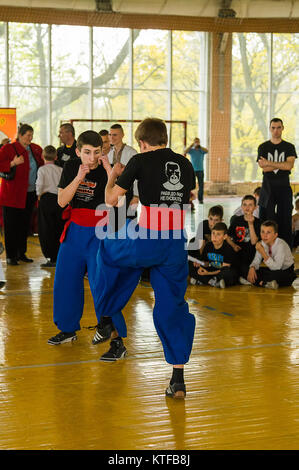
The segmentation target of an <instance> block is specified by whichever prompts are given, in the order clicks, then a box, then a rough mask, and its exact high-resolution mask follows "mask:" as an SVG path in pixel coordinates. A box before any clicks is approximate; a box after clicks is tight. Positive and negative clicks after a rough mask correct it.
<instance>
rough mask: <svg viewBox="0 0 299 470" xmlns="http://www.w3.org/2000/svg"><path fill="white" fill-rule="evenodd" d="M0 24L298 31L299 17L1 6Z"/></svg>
mask: <svg viewBox="0 0 299 470" xmlns="http://www.w3.org/2000/svg"><path fill="white" fill-rule="evenodd" d="M0 21H14V22H20V23H46V24H69V25H82V26H101V27H112V28H132V29H166V30H169V29H170V30H183V31H208V32H231V33H232V32H257V33H262V32H263V33H267V32H269V33H271V32H277V33H295V32H299V18H298V19H297V18H246V19H244V18H218V17H216V18H212V17H192V16H175V15H136V14H121V13H102V12H96V11H83V10H62V9H59V10H58V9H54V8H53V9H52V8H19V7H1V9H0Z"/></svg>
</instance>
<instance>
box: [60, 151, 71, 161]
mask: <svg viewBox="0 0 299 470" xmlns="http://www.w3.org/2000/svg"><path fill="white" fill-rule="evenodd" d="M70 158H71V156H70V155H68V154H67V153H63V154H62V156H61V160H62V161H64V162H67V161H68V160H69V159H70Z"/></svg>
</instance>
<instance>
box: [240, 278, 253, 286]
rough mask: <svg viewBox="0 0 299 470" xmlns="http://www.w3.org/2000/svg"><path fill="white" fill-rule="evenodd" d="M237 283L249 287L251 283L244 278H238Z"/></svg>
mask: <svg viewBox="0 0 299 470" xmlns="http://www.w3.org/2000/svg"><path fill="white" fill-rule="evenodd" d="M239 283H240V284H242V285H243V286H251V282H249V281H247V279H245V277H239Z"/></svg>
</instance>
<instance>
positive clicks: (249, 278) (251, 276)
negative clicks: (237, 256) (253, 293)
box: [247, 267, 257, 284]
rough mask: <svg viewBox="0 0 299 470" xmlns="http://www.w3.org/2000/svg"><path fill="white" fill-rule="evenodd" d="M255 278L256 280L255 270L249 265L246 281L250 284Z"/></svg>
mask: <svg viewBox="0 0 299 470" xmlns="http://www.w3.org/2000/svg"><path fill="white" fill-rule="evenodd" d="M256 280H257V275H256V271H255V269H254V267H251V268H250V269H249V271H248V276H247V281H248V282H250V283H251V284H254V283H255V281H256Z"/></svg>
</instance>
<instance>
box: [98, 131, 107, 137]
mask: <svg viewBox="0 0 299 470" xmlns="http://www.w3.org/2000/svg"><path fill="white" fill-rule="evenodd" d="M99 134H100V136H101V137H102V136H104V135H109V132H108V131H107V129H101V130H100V132H99Z"/></svg>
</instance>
